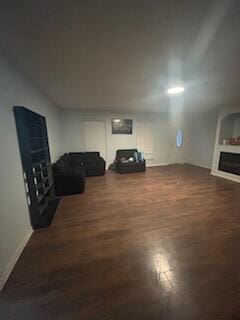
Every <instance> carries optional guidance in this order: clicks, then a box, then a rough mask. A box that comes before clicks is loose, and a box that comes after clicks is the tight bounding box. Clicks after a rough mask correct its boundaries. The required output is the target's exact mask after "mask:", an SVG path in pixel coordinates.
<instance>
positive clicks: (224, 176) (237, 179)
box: [211, 170, 240, 183]
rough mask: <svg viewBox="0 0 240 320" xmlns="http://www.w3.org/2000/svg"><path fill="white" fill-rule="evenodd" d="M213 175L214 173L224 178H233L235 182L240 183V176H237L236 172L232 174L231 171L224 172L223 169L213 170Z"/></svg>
mask: <svg viewBox="0 0 240 320" xmlns="http://www.w3.org/2000/svg"><path fill="white" fill-rule="evenodd" d="M211 175H213V176H215V177H219V178H222V179H226V180H231V181H233V182H237V183H240V177H239V176H235V175H234V174H231V173H224V172H221V171H216V170H212V171H211Z"/></svg>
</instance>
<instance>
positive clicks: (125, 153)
mask: <svg viewBox="0 0 240 320" xmlns="http://www.w3.org/2000/svg"><path fill="white" fill-rule="evenodd" d="M136 155H139V153H138V150H137V149H123V150H117V153H116V170H117V172H119V173H131V172H144V171H145V170H146V162H145V159H136ZM129 158H134V159H135V160H134V161H132V162H130V161H127V160H128V159H129ZM123 159H124V160H125V161H124V160H123Z"/></svg>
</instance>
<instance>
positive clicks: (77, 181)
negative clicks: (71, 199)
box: [52, 154, 85, 196]
mask: <svg viewBox="0 0 240 320" xmlns="http://www.w3.org/2000/svg"><path fill="white" fill-rule="evenodd" d="M52 168H53V179H54V186H55V191H56V195H57V196H66V195H70V194H77V193H83V192H84V188H85V168H84V166H83V164H82V163H78V164H75V163H74V162H73V161H72V159H71V156H70V155H69V154H64V155H63V156H61V157H60V159H59V160H58V161H57V162H56V163H54V164H53V167H52Z"/></svg>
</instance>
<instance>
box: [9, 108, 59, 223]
mask: <svg viewBox="0 0 240 320" xmlns="http://www.w3.org/2000/svg"><path fill="white" fill-rule="evenodd" d="M13 111H14V115H15V120H16V128H17V134H18V141H19V148H20V153H21V159H22V167H23V177H24V183H25V189H26V195H27V202H28V206H29V213H30V219H31V224H32V226H33V228H34V229H36V228H42V227H46V226H48V225H49V224H50V223H51V221H52V219H53V216H54V213H55V211H56V208H57V204H58V201H59V199H58V198H56V197H55V191H54V185H53V175H52V166H51V159H50V153H49V145H48V135H47V126H46V119H45V118H44V117H43V116H41V115H39V114H37V113H35V112H33V111H31V110H29V109H27V108H25V107H22V106H15V107H13Z"/></svg>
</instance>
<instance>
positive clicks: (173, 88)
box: [167, 87, 185, 95]
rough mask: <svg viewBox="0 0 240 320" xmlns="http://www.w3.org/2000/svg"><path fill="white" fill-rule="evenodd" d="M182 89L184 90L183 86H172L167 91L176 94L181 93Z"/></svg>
mask: <svg viewBox="0 0 240 320" xmlns="http://www.w3.org/2000/svg"><path fill="white" fill-rule="evenodd" d="M184 91H185V88H184V87H172V88H169V89H168V90H167V93H168V94H170V95H176V94H180V93H183V92H184Z"/></svg>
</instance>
